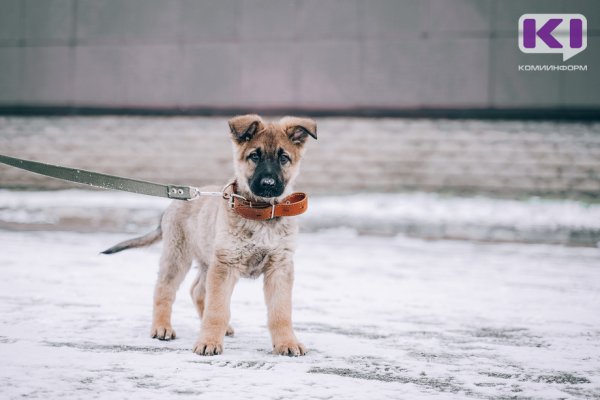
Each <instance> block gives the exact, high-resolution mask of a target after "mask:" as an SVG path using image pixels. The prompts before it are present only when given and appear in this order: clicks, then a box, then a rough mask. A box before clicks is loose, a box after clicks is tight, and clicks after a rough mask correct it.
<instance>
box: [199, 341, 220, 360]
mask: <svg viewBox="0 0 600 400" xmlns="http://www.w3.org/2000/svg"><path fill="white" fill-rule="evenodd" d="M193 351H194V353H196V354H198V355H201V356H216V355H218V354H222V353H223V342H222V341H220V340H201V339H198V341H197V342H196V344H195V345H194V350H193Z"/></svg>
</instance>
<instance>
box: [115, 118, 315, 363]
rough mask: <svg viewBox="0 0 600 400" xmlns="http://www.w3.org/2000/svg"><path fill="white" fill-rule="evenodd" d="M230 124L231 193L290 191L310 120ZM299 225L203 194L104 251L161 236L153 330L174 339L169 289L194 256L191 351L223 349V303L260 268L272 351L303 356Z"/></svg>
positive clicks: (272, 195) (226, 329)
mask: <svg viewBox="0 0 600 400" xmlns="http://www.w3.org/2000/svg"><path fill="white" fill-rule="evenodd" d="M229 127H230V129H231V138H232V142H233V156H234V171H235V181H236V183H237V194H239V195H241V196H244V197H245V198H246V199H248V200H251V201H254V202H270V203H273V202H278V201H280V200H281V199H282V198H284V197H285V196H287V195H289V194H290V193H291V192H292V184H293V182H294V180H295V178H296V176H297V175H298V172H299V167H300V160H301V158H302V155H303V152H304V143H305V142H306V139H307V138H308V136H312V137H313V138H315V139H316V138H317V127H316V124H315V122H314V121H313V120H311V119H306V118H294V117H285V118H282V119H281V120H279V121H278V122H273V123H266V122H264V121H263V120H262V119H261V118H260V117H259V116H258V115H243V116H238V117H235V118H233V119H231V120H230V121H229ZM218 189H219V188H216V187H215V188H213V187H207V188H202V190H205V191H217V190H218ZM297 230H298V229H297V223H296V221H295V219H294V218H289V217H276V218H273V219H270V220H266V221H254V220H250V219H245V218H243V217H241V216H240V215H238V214H236V213H235V212H234V211H233V210H232V209H231V208H229V207H228V206H227V202H226V201H225V200H223V199H221V198H216V197H203V198H200V199H199V200H197V201H189V202H185V201H174V202H173V203H172V204H171V205H170V206H169V208H168V209H167V210H166V211H165V213H164V214H163V217H162V220H161V224H160V226H159V227H158V228H157V230H156V231H154V232H151V233H149V234H148V235H146V236H143V237H140V238H137V239H132V240H129V241H126V242H123V243H120V244H118V245H116V246H114V247H112V248H110V249H108V250H106V251H105V253H107V254H111V253H115V252H118V251H121V250H125V249H128V248H132V247H140V246H147V245H150V244H152V243H154V242H156V241H158V240H160V239H161V237H162V238H163V239H164V248H163V252H162V256H161V259H160V270H159V273H158V280H157V282H156V287H155V291H154V311H153V322H152V329H151V336H152V337H154V338H157V339H161V340H170V339H174V338H175V331H174V330H173V327H172V326H171V308H172V305H173V301H174V300H175V294H176V292H177V289H178V288H179V285H180V284H181V282H182V281H183V279H184V277H185V275H186V273H187V272H188V271H189V269H190V267H191V265H192V261H193V260H196V261H197V262H198V264H199V272H198V276H197V277H196V279H195V281H194V284H193V285H192V288H191V295H192V299H193V300H194V303H195V304H196V308H197V310H198V314H199V315H200V318H201V319H202V327H201V330H200V335H199V337H198V340H197V341H196V344H195V346H194V352H195V353H197V354H201V355H215V354H221V353H222V351H223V337H224V336H225V335H226V334H227V335H233V329H232V328H231V327H230V326H229V319H230V310H229V308H230V299H231V294H232V291H233V287H234V286H235V284H236V282H237V280H238V279H239V278H240V277H247V278H256V277H258V276H260V275H261V274H262V275H263V276H264V295H265V301H266V303H267V309H268V325H269V331H270V333H271V339H272V342H273V351H274V352H275V353H276V354H281V355H290V356H298V355H304V354H305V353H306V349H305V347H304V346H303V345H302V343H300V342H299V341H298V339H297V338H296V335H295V334H294V331H293V328H292V319H291V317H292V285H293V281H294V263H293V256H294V247H295V242H296V234H297Z"/></svg>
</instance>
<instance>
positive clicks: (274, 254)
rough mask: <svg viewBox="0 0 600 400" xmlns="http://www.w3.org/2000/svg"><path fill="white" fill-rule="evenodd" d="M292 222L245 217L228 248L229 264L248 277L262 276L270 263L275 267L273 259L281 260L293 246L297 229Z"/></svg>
mask: <svg viewBox="0 0 600 400" xmlns="http://www.w3.org/2000/svg"><path fill="white" fill-rule="evenodd" d="M290 222H291V221H289V220H288V221H283V220H279V221H272V222H256V221H249V220H244V221H241V222H239V223H238V224H236V226H235V228H236V229H234V230H233V231H230V232H231V233H232V234H231V243H230V245H229V246H228V251H227V255H228V258H229V261H230V265H231V266H232V267H234V268H236V269H237V270H238V272H239V274H240V276H243V277H245V278H257V277H259V276H260V275H261V274H262V273H264V272H265V268H267V267H268V266H270V267H275V268H276V267H277V265H274V263H272V262H271V261H274V262H276V261H277V260H278V259H281V258H282V256H283V255H284V253H285V252H286V251H289V250H290V249H291V248H292V246H293V242H294V237H295V232H296V230H295V229H294V226H293V224H292V223H290Z"/></svg>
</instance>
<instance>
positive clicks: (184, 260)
mask: <svg viewBox="0 0 600 400" xmlns="http://www.w3.org/2000/svg"><path fill="white" fill-rule="evenodd" d="M167 237H169V236H167ZM170 237H171V238H172V239H171V240H166V241H165V243H164V248H163V252H162V255H161V258H160V269H159V271H158V279H157V280H156V286H155V288H154V309H153V315H152V328H151V330H150V336H152V337H153V338H156V339H160V340H171V339H175V330H174V329H173V327H172V326H171V311H172V307H173V302H174V301H175V295H176V293H177V289H178V288H179V286H180V285H181V282H182V281H183V279H184V278H185V275H186V274H187V272H188V271H189V270H190V267H191V264H192V255H191V252H190V250H189V248H188V244H187V243H186V241H185V239H184V236H183V232H180V233H179V234H173V235H170Z"/></svg>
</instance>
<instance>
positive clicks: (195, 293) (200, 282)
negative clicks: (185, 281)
mask: <svg viewBox="0 0 600 400" xmlns="http://www.w3.org/2000/svg"><path fill="white" fill-rule="evenodd" d="M198 268H199V272H198V276H197V277H196V279H195V280H194V283H193V284H192V287H191V290H190V294H191V296H192V300H193V301H194V305H195V306H196V311H198V316H200V319H202V315H203V314H204V304H205V301H206V271H207V268H205V267H203V266H200V267H198ZM234 333H235V331H234V330H233V328H232V327H231V324H229V325H227V331H225V335H226V336H233V335H234Z"/></svg>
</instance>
